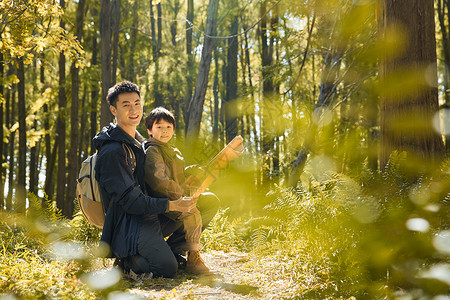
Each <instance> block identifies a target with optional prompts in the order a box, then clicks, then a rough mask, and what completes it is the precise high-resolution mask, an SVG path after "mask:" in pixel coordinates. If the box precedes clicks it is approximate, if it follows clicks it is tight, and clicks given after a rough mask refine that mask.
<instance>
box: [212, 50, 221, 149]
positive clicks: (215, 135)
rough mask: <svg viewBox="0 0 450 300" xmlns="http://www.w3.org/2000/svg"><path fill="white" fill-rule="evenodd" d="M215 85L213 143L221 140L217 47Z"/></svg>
mask: <svg viewBox="0 0 450 300" xmlns="http://www.w3.org/2000/svg"><path fill="white" fill-rule="evenodd" d="M214 63H215V68H214V84H213V95H214V117H213V141H214V142H217V141H218V140H219V103H220V98H219V54H218V53H217V45H216V47H215V49H214Z"/></svg>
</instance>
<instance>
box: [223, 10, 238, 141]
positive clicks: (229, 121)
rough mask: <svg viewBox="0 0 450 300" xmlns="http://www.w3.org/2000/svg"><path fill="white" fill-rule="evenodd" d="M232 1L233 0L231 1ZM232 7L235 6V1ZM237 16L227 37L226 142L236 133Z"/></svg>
mask: <svg viewBox="0 0 450 300" xmlns="http://www.w3.org/2000/svg"><path fill="white" fill-rule="evenodd" d="M232 3H233V2H232ZM232 7H237V3H236V1H234V4H232ZM238 25H239V24H238V16H235V17H234V18H233V21H232V23H231V26H230V35H231V36H232V37H231V38H228V40H227V42H228V52H227V61H228V64H227V85H226V95H227V97H226V102H225V103H224V110H225V124H226V127H225V132H226V140H227V141H226V142H227V143H229V142H230V141H231V140H232V139H233V138H234V137H235V136H236V135H237V116H238V114H239V113H238V112H237V108H238V106H237V103H236V101H237V90H238V86H237V76H238V46H239V45H238V38H237V32H238Z"/></svg>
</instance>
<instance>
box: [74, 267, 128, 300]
mask: <svg viewBox="0 0 450 300" xmlns="http://www.w3.org/2000/svg"><path fill="white" fill-rule="evenodd" d="M121 276H122V275H121V272H120V271H119V270H118V269H116V268H112V269H105V270H100V271H95V272H91V273H87V274H83V275H82V277H81V280H82V281H83V282H84V283H86V284H87V286H89V288H91V289H93V290H104V289H107V288H109V287H112V286H114V285H115V284H117V283H118V282H119V280H120V278H121ZM117 296H119V295H117ZM108 299H109V297H108ZM112 299H119V298H118V297H114V298H112ZM120 299H122V298H120ZM126 299H129V298H126Z"/></svg>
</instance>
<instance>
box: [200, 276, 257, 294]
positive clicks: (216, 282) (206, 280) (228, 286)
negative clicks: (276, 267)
mask: <svg viewBox="0 0 450 300" xmlns="http://www.w3.org/2000/svg"><path fill="white" fill-rule="evenodd" d="M222 280H223V276H221V275H218V274H214V275H208V276H199V277H198V278H196V279H195V280H193V283H194V284H200V285H206V286H209V287H211V288H221V289H224V290H226V291H229V292H232V293H235V294H241V295H248V294H250V293H252V294H255V293H256V291H257V290H258V288H257V287H254V286H250V285H245V284H234V283H227V282H223V281H222Z"/></svg>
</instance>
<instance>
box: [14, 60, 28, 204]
mask: <svg viewBox="0 0 450 300" xmlns="http://www.w3.org/2000/svg"><path fill="white" fill-rule="evenodd" d="M18 65H19V68H18V70H17V71H18V72H17V73H18V77H19V83H18V86H17V87H18V94H19V98H18V103H17V104H18V110H19V114H18V118H19V159H18V169H19V170H18V172H17V194H16V198H15V200H16V201H15V204H16V207H15V209H16V211H17V212H25V204H26V197H27V194H26V169H27V165H26V163H27V162H26V157H27V127H26V126H27V124H26V104H25V66H24V63H23V57H21V58H19V61H18Z"/></svg>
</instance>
